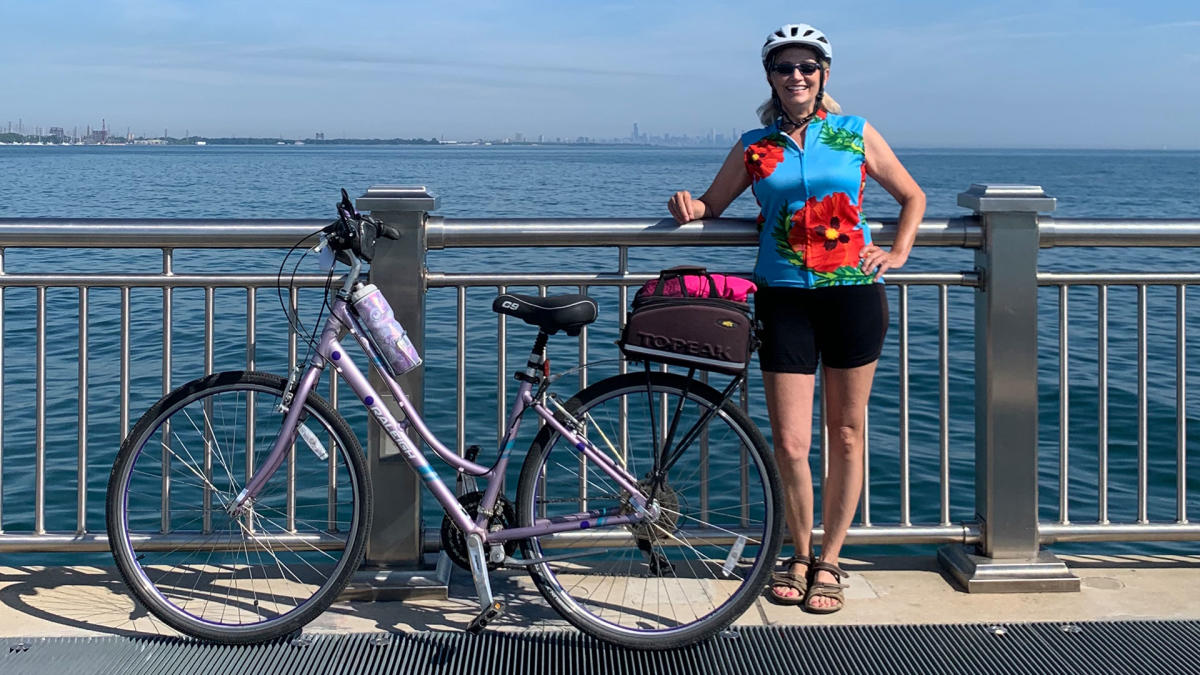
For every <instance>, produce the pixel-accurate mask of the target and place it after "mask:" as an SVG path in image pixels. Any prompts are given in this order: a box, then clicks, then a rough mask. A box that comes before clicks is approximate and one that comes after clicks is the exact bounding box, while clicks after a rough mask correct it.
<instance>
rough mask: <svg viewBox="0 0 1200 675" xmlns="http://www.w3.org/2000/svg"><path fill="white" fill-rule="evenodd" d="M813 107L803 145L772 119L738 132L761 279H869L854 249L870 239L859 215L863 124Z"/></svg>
mask: <svg viewBox="0 0 1200 675" xmlns="http://www.w3.org/2000/svg"><path fill="white" fill-rule="evenodd" d="M865 124H866V121H865V120H864V119H863V118H861V117H854V116H850V115H831V114H827V113H826V112H825V111H824V110H820V111H818V113H817V116H816V117H814V118H813V119H812V121H811V122H809V124H808V130H807V131H806V132H805V135H804V148H801V147H800V145H799V144H798V143H797V142H796V140H795V139H793V138H792V137H791V136H789V135H787V134H785V133H783V132H782V131H781V130H780V129H779V127H778V125H777V124H772V125H771V126H769V127H765V128H762V129H755V130H754V131H748V132H746V133H745V134H742V147H743V148H745V162H746V171H747V172H748V173H749V174H750V180H751V185H752V188H753V190H754V197H755V199H756V200H758V205H759V208H760V209H761V211H760V212H759V215H758V232H759V236H758V262H757V264H756V265H755V267H754V280H755V282H756V283H759V284H760V285H766V286H787V287H791V288H822V287H825V286H846V285H855V284H869V283H872V282H873V281H874V278H873V276H872V275H870V274H867V273H865V272H863V271H862V270H861V269H860V268H859V262H860V259H859V257H858V254H859V251H861V250H862V248H863V247H864V246H866V245H867V244H869V243H871V231H870V229H869V228H868V227H867V221H866V218H865V217H864V216H863V214H862V209H861V207H860V205H861V204H862V193H863V187H864V185H865V183H866V175H867V167H866V157H865V155H864V153H863V126H864V125H865Z"/></svg>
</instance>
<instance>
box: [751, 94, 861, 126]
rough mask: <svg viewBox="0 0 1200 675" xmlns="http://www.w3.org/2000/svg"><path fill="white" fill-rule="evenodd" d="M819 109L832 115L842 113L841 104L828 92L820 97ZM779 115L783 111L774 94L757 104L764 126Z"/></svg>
mask: <svg viewBox="0 0 1200 675" xmlns="http://www.w3.org/2000/svg"><path fill="white" fill-rule="evenodd" d="M821 110H824V111H825V112H827V113H832V114H834V115H840V114H842V106H841V104H839V103H838V102H837V101H835V100H833V97H832V96H830V95H829V92H825V94H824V95H823V96H822V97H821ZM780 117H783V111H782V110H780V109H779V99H777V98H775V97H774V96H771V98H769V99H767V100H765V101H763V104H762V105H760V106H758V121H759V122H762V125H763V126H764V127H766V126H770V125H771V124H772V123H774V122H775V120H777V119H779V118H780Z"/></svg>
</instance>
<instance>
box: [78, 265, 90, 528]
mask: <svg viewBox="0 0 1200 675" xmlns="http://www.w3.org/2000/svg"><path fill="white" fill-rule="evenodd" d="M87 345H88V289H87V286H80V287H79V377H78V380H79V441H78V442H79V457H78V459H77V462H78V465H77V466H76V470H75V476H76V478H75V486H76V488H75V489H76V499H75V508H76V511H75V533H76V534H85V533H86V532H87V437H88V434H87V427H88V415H87V401H88V384H87V383H88V349H87Z"/></svg>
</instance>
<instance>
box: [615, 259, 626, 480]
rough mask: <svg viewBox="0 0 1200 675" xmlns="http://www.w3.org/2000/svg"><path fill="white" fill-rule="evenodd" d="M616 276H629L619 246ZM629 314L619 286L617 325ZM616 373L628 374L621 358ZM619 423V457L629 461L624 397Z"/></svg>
mask: <svg viewBox="0 0 1200 675" xmlns="http://www.w3.org/2000/svg"><path fill="white" fill-rule="evenodd" d="M617 274H618V275H620V276H622V277H624V276H625V275H627V274H629V247H628V246H620V247H618V248H617ZM628 313H629V286H627V285H625V284H621V285H620V286H618V287H617V325H618V326H624V325H625V321H626V319H627V317H628ZM617 371H618V372H619V373H620V374H622V375H624V374H625V373H627V372H629V364H628V363H627V362H626V361H625V357H624V356H622V357H621V360H620V363H618V364H617ZM619 415H620V422H621V456H622V457H623V458H624V459H625V460H626V461H628V460H629V401H627V400H625V397H621V404H620V412H619Z"/></svg>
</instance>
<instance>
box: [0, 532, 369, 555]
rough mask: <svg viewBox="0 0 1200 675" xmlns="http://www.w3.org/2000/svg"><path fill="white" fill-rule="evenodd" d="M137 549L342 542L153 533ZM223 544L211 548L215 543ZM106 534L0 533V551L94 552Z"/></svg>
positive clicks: (288, 547) (102, 547)
mask: <svg viewBox="0 0 1200 675" xmlns="http://www.w3.org/2000/svg"><path fill="white" fill-rule="evenodd" d="M133 540H134V543H135V544H137V548H138V550H139V551H168V552H169V551H192V550H198V551H207V550H226V551H239V550H242V547H243V546H246V545H247V544H248V543H249V544H252V545H254V546H258V545H260V544H265V545H266V546H269V547H270V548H271V550H279V551H294V550H295V546H296V545H297V544H303V545H304V546H305V547H306V550H310V549H321V550H327V549H335V548H340V547H343V546H345V545H346V539H345V537H340V538H339V537H335V536H333V535H328V534H320V535H300V534H291V535H287V534H285V535H278V534H276V535H271V534H266V533H263V534H260V535H256V536H255V537H254V539H253V540H243V539H234V538H232V537H228V536H218V535H209V536H204V535H200V534H178V533H173V534H156V535H146V536H140V535H136V536H134V537H133ZM222 542H224V545H223V546H221V547H218V548H214V545H215V544H221V543H222ZM108 550H109V548H108V535H106V534H90V533H89V534H74V533H65V532H64V533H55V532H46V533H44V534H21V533H15V532H13V533H5V534H3V535H0V553H15V552H23V551H46V552H48V553H63V552H71V553H75V552H97V551H108Z"/></svg>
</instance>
